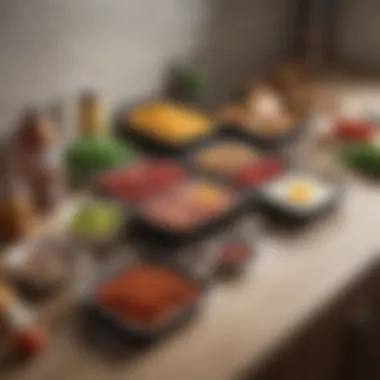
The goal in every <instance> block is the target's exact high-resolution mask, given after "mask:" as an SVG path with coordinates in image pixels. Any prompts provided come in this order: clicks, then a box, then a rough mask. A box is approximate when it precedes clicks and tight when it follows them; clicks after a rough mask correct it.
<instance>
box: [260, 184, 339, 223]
mask: <svg viewBox="0 0 380 380" xmlns="http://www.w3.org/2000/svg"><path fill="white" fill-rule="evenodd" d="M343 195H344V188H343V187H342V186H336V187H335V189H334V191H333V194H332V196H331V198H330V199H329V200H328V201H327V202H326V203H325V204H323V205H322V206H321V207H318V208H315V209H313V210H311V211H309V212H296V211H294V210H291V209H290V208H287V207H285V206H281V205H279V204H274V203H272V202H270V201H267V200H266V198H265V196H263V195H262V193H261V195H259V209H260V211H261V213H262V214H263V215H265V216H266V217H267V218H268V219H270V220H271V221H273V222H275V223H276V224H280V225H287V226H289V225H292V226H297V225H304V224H308V223H310V222H312V221H314V220H316V219H320V218H322V217H324V216H326V215H327V214H329V213H332V212H334V210H336V209H337V208H338V206H339V204H340V200H341V199H342V197H343Z"/></svg>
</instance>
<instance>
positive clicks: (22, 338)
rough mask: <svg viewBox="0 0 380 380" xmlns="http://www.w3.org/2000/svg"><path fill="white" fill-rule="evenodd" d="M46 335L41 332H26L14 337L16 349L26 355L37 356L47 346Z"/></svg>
mask: <svg viewBox="0 0 380 380" xmlns="http://www.w3.org/2000/svg"><path fill="white" fill-rule="evenodd" d="M45 343H46V340H45V335H44V334H43V333H42V332H41V331H39V330H26V331H21V332H19V333H17V334H16V335H15V336H14V347H15V348H16V350H17V351H19V352H21V353H23V354H25V355H35V354H37V353H39V352H40V351H41V350H42V349H43V348H44V346H45Z"/></svg>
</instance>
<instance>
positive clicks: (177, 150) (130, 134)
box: [114, 100, 217, 156]
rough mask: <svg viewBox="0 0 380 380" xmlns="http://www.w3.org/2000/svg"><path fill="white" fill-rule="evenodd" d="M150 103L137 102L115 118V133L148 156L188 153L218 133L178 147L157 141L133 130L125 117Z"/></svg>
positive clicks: (125, 108) (213, 132) (123, 109)
mask: <svg viewBox="0 0 380 380" xmlns="http://www.w3.org/2000/svg"><path fill="white" fill-rule="evenodd" d="M148 102H150V101H147V100H145V101H141V102H137V103H135V104H134V105H132V106H131V107H128V108H127V107H122V110H121V111H119V112H118V113H117V114H116V117H115V123H114V124H115V132H116V135H118V136H119V137H121V138H124V139H126V140H127V141H130V142H132V143H133V144H135V145H136V146H138V147H139V148H140V149H141V150H142V151H144V152H145V153H146V154H151V155H157V156H167V155H170V156H172V155H179V154H182V153H184V152H187V151H189V150H191V149H193V148H194V147H196V146H197V145H198V144H200V143H202V142H205V141H209V140H210V139H213V138H214V136H215V134H216V133H217V129H216V128H215V131H211V132H210V133H208V134H207V135H204V136H201V137H199V139H195V140H192V141H190V142H188V143H184V144H180V145H176V144H174V145H173V144H165V143H164V142H160V141H156V140H154V139H152V138H149V137H148V136H146V135H144V134H142V133H139V132H138V131H136V130H134V129H132V128H131V124H130V123H128V121H127V120H125V115H126V114H127V113H128V110H132V109H134V108H136V107H138V106H141V105H143V104H144V103H148Z"/></svg>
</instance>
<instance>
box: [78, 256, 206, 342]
mask: <svg viewBox="0 0 380 380" xmlns="http://www.w3.org/2000/svg"><path fill="white" fill-rule="evenodd" d="M144 262H145V263H149V265H153V266H157V267H164V268H169V269H170V270H172V271H174V272H176V273H179V274H180V275H181V276H183V277H184V278H185V279H186V280H188V281H190V282H191V283H193V284H195V285H196V287H197V288H198V290H199V292H198V296H197V298H196V299H194V300H193V301H191V302H188V303H186V304H185V305H183V306H181V307H179V308H178V309H177V310H176V311H174V312H173V313H171V315H168V317H167V318H165V319H164V320H162V322H160V323H157V324H155V325H153V326H148V327H142V326H136V325H134V324H131V323H128V322H126V321H122V320H121V319H120V318H118V317H117V316H116V315H114V314H113V313H112V312H111V311H109V310H107V308H106V307H103V306H102V305H101V304H100V303H99V302H98V301H97V300H96V297H95V292H96V291H97V289H98V288H99V286H100V285H101V284H103V283H105V282H106V281H107V280H109V279H111V278H112V277H114V276H116V275H118V274H119V273H120V272H122V271H124V270H125V269H126V268H128V267H132V266H133V265H135V264H137V263H138V261H134V262H129V263H127V264H124V265H120V264H119V265H117V266H115V267H114V268H113V269H112V270H110V271H108V273H107V274H106V275H104V276H102V277H101V279H99V280H98V281H96V282H95V284H94V285H93V286H92V287H91V290H90V291H89V292H88V294H86V295H85V297H84V300H83V302H82V303H81V307H80V310H81V314H82V317H83V322H84V323H85V324H84V327H85V328H86V329H87V330H92V331H93V332H94V333H95V334H96V332H97V331H99V330H100V331H102V334H103V336H105V337H106V339H108V340H109V341H111V342H114V343H116V344H117V345H119V346H121V347H122V346H128V347H131V346H134V345H136V346H141V345H146V344H150V343H153V342H154V341H156V340H158V339H161V338H163V337H165V336H166V335H168V334H170V333H172V332H174V331H176V330H177V329H178V328H180V327H182V326H184V325H185V323H186V322H189V321H190V319H191V318H192V317H194V316H195V315H196V313H197V311H198V310H199V308H200V304H201V300H202V299H203V294H204V291H205V290H206V288H207V285H208V284H207V283H206V282H204V281H202V280H201V279H199V278H196V277H195V276H193V275H192V274H191V272H190V271H188V270H186V269H185V268H183V267H181V266H179V265H176V264H174V263H172V262H165V264H164V263H162V262H161V263H160V262H159V261H153V260H149V261H140V263H144Z"/></svg>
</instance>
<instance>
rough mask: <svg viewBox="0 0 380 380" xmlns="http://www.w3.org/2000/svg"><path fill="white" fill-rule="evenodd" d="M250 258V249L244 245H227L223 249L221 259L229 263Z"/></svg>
mask: <svg viewBox="0 0 380 380" xmlns="http://www.w3.org/2000/svg"><path fill="white" fill-rule="evenodd" d="M247 256H248V248H247V246H246V245H245V244H244V243H227V244H225V245H224V246H223V247H222V252H221V259H222V260H224V261H228V262H236V261H240V260H244V259H245V258H246V257H247Z"/></svg>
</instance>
